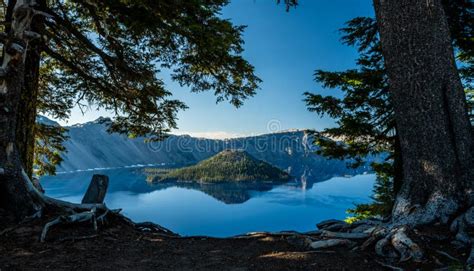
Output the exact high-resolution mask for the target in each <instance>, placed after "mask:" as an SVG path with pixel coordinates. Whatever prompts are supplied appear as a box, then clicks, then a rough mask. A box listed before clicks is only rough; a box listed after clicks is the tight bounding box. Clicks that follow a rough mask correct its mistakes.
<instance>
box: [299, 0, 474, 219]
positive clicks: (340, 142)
mask: <svg viewBox="0 0 474 271" xmlns="http://www.w3.org/2000/svg"><path fill="white" fill-rule="evenodd" d="M444 7H445V10H446V14H447V15H448V22H449V26H450V29H451V33H452V35H451V37H452V41H453V44H454V45H455V46H456V49H457V55H458V58H457V59H458V61H459V62H461V63H462V64H461V65H462V68H461V69H460V75H461V76H462V78H463V82H464V83H465V89H466V93H467V94H468V95H467V98H468V101H469V100H470V101H472V100H473V97H472V94H471V96H469V92H472V82H473V81H472V80H473V72H472V70H473V68H474V65H473V64H474V62H473V55H474V54H473V50H474V49H473V48H474V46H473V40H472V33H473V32H472V23H469V22H472V21H473V20H474V18H473V13H472V10H473V4H472V3H470V2H469V1H465V0H460V1H446V2H445V3H444ZM341 32H342V34H343V37H342V41H343V43H344V44H346V45H349V46H355V47H356V48H357V50H358V52H359V53H360V56H359V58H358V59H357V62H356V63H357V69H351V70H347V71H344V72H327V71H322V70H317V71H316V73H315V78H316V81H317V82H319V83H321V84H322V86H323V87H325V88H330V89H335V90H336V91H342V92H343V97H342V98H338V97H336V96H323V95H317V94H312V93H306V94H305V95H306V103H307V105H308V108H309V110H310V111H313V112H316V113H318V114H319V115H324V114H327V115H329V116H331V117H332V118H334V119H336V120H337V124H338V125H337V127H335V128H330V129H325V130H324V131H322V132H321V133H318V134H317V135H316V143H317V144H318V145H319V146H320V150H319V152H320V153H321V154H323V155H325V156H328V157H332V158H335V159H352V160H353V161H354V162H353V163H352V164H351V166H353V167H358V166H360V165H363V164H364V163H365V160H366V158H367V157H368V156H373V155H384V154H386V153H387V154H388V155H386V159H385V162H383V163H373V164H372V168H373V169H374V170H375V172H376V173H377V179H376V184H375V187H374V202H373V204H369V205H366V204H364V205H358V206H357V207H356V208H355V209H353V210H349V212H350V213H353V214H355V215H356V217H359V218H363V217H367V216H373V215H381V216H388V215H390V213H391V207H392V205H393V202H394V197H395V194H396V193H397V192H398V191H399V189H400V187H401V182H402V175H401V173H402V171H403V169H402V167H401V152H400V144H399V141H398V133H397V129H396V122H395V116H394V110H393V105H392V102H391V100H390V93H389V85H388V79H387V74H386V71H385V66H384V59H383V56H382V51H381V46H380V40H379V36H378V29H377V22H376V21H375V19H372V18H366V17H359V18H355V19H353V20H351V21H349V22H348V23H347V24H346V27H345V28H343V29H341Z"/></svg>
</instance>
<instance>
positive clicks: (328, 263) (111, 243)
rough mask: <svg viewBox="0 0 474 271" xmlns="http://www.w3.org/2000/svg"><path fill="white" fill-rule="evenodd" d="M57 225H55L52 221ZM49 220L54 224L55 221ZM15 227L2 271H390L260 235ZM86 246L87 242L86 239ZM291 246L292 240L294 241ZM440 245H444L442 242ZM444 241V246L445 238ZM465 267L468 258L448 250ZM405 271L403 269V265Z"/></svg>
mask: <svg viewBox="0 0 474 271" xmlns="http://www.w3.org/2000/svg"><path fill="white" fill-rule="evenodd" d="M50 219H51V218H50ZM50 219H49V220H50ZM46 221H48V219H45V220H36V221H33V222H29V223H23V224H19V225H18V224H15V223H13V222H12V220H11V219H10V218H9V217H7V216H5V215H3V216H1V213H0V270H1V271H4V270H85V269H87V270H232V271H246V270H371V271H375V270H390V269H387V268H386V267H383V266H382V265H381V264H380V262H384V260H383V259H380V258H378V257H377V256H376V255H374V253H373V249H370V250H368V251H360V250H357V251H352V250H351V249H348V248H337V249H331V250H326V251H308V250H307V249H305V248H304V247H302V246H300V245H298V242H297V241H296V242H295V240H294V236H293V237H289V236H288V235H285V234H265V233H261V234H253V235H248V236H245V237H235V238H220V239H219V238H209V237H171V236H164V235H162V234H153V233H142V232H138V231H136V230H134V229H133V228H132V227H130V226H129V225H127V224H123V223H116V222H113V221H112V222H110V223H109V224H108V225H105V226H102V227H100V230H99V232H97V233H96V232H94V231H93V229H92V226H91V225H90V224H89V223H84V224H83V225H75V226H58V227H55V228H52V230H51V232H50V234H48V239H47V241H46V242H44V243H41V242H40V241H39V236H40V233H41V230H42V227H43V225H44V223H45V222H46ZM82 238H84V239H82ZM290 238H293V239H291V240H290ZM438 239H439V238H438ZM441 239H442V238H441ZM440 242H441V241H439V242H431V244H430V245H429V247H430V248H427V249H428V250H432V249H435V248H439V249H443V250H444V251H445V252H448V253H449V254H450V255H451V256H453V257H459V259H460V260H461V261H462V260H463V258H465V257H466V251H462V250H452V249H451V250H449V249H447V248H443V244H441V243H440ZM398 266H400V265H398ZM442 266H448V267H449V268H450V270H456V269H457V268H461V267H460V265H459V263H456V261H455V260H453V259H448V258H447V257H446V256H443V255H436V256H434V255H433V256H428V259H427V260H426V262H424V263H422V264H419V265H416V266H413V265H408V266H405V268H406V269H408V270H410V269H415V268H421V270H432V269H435V268H441V267H442Z"/></svg>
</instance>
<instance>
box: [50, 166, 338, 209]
mask: <svg viewBox="0 0 474 271" xmlns="http://www.w3.org/2000/svg"><path fill="white" fill-rule="evenodd" d="M93 174H105V175H108V176H109V178H110V182H109V189H108V193H113V192H120V191H127V192H130V193H133V194H141V193H149V192H152V191H154V190H162V189H166V188H171V187H181V188H187V189H193V190H197V191H202V192H203V193H206V194H208V195H210V196H212V197H213V198H215V199H217V200H219V201H221V202H223V203H226V204H240V203H244V202H246V201H248V200H249V199H251V198H252V197H254V196H256V195H258V194H259V193H261V192H266V191H270V190H271V189H273V188H275V187H277V186H279V185H285V186H292V187H295V188H296V189H302V190H309V189H311V188H312V187H313V184H315V183H318V182H322V181H326V180H329V179H331V178H332V177H337V176H332V175H323V176H314V175H313V174H311V172H309V173H308V171H307V172H306V173H305V174H303V176H301V177H299V178H296V179H294V180H291V181H289V182H288V183H284V184H282V183H281V182H274V183H272V182H226V183H199V182H168V183H158V184H152V185H150V184H148V183H147V181H146V178H147V175H146V174H145V173H144V171H143V169H114V170H97V171H88V172H76V173H70V174H59V175H57V176H54V177H50V176H46V177H43V178H41V182H42V184H43V186H44V187H45V189H46V194H47V195H51V194H56V195H58V196H61V197H65V196H75V195H80V196H82V195H83V194H84V193H85V191H86V189H87V186H88V185H89V182H90V180H91V178H92V175H93ZM58 191H61V192H60V193H59V192H58Z"/></svg>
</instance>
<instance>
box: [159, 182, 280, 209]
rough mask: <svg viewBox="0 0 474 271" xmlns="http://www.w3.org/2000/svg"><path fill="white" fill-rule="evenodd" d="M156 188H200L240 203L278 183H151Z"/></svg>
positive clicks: (221, 198)
mask: <svg viewBox="0 0 474 271" xmlns="http://www.w3.org/2000/svg"><path fill="white" fill-rule="evenodd" d="M150 186H151V187H152V188H154V190H161V189H166V188H169V187H180V188H186V189H193V190H198V191H201V192H203V193H206V194H207V195H209V196H211V197H213V198H215V199H217V200H218V201H221V202H223V203H225V204H240V203H244V202H246V201H248V200H249V199H250V198H252V196H253V194H254V192H266V191H270V190H271V189H273V188H274V187H276V186H277V185H276V184H273V183H269V182H268V183H261V182H245V183H244V182H219V183H201V182H166V183H157V184H150Z"/></svg>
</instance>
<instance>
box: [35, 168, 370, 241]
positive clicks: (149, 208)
mask: <svg viewBox="0 0 474 271" xmlns="http://www.w3.org/2000/svg"><path fill="white" fill-rule="evenodd" d="M93 174H105V175H108V176H109V178H110V184H109V191H108V193H107V196H106V199H105V202H106V203H107V205H108V206H109V207H110V208H122V209H123V213H124V214H125V215H126V216H128V217H130V218H131V219H133V220H134V221H152V222H155V223H158V224H160V225H162V226H164V227H167V228H169V229H171V230H173V231H174V232H177V233H179V234H181V235H207V236H215V237H226V236H234V235H238V234H242V233H246V232H253V231H272V232H275V231H282V230H296V231H310V230H315V229H316V226H315V224H316V223H317V222H319V221H321V220H324V219H330V218H337V219H344V218H345V217H347V214H346V210H347V209H348V208H351V207H353V206H354V204H355V203H364V202H369V201H370V196H371V194H372V186H373V183H374V180H375V176H374V175H371V174H367V175H358V176H354V177H350V178H345V177H335V178H332V179H329V180H326V181H322V182H315V183H311V182H301V181H292V182H290V183H288V184H284V185H279V186H274V185H271V184H259V185H255V184H252V185H241V184H235V183H226V184H196V183H173V184H159V185H149V184H147V183H146V175H145V174H144V173H143V169H142V168H133V169H130V168H126V169H109V170H94V171H84V172H76V173H64V174H59V175H57V176H47V177H43V178H42V179H41V182H42V185H43V187H44V189H45V190H46V194H47V195H49V196H51V197H54V198H58V199H62V200H67V201H71V202H77V203H79V202H80V201H81V199H82V196H83V195H84V193H85V191H86V189H87V186H88V185H89V182H90V180H91V178H92V175H93Z"/></svg>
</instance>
